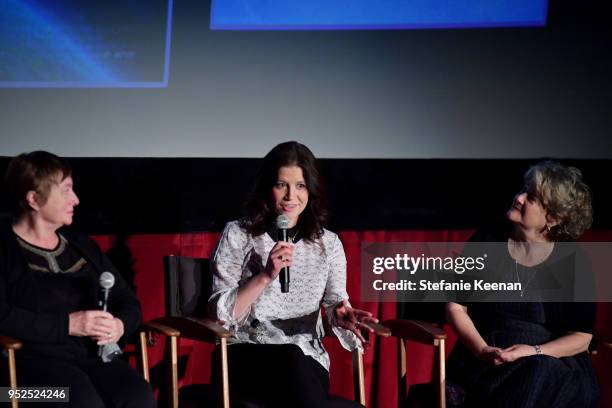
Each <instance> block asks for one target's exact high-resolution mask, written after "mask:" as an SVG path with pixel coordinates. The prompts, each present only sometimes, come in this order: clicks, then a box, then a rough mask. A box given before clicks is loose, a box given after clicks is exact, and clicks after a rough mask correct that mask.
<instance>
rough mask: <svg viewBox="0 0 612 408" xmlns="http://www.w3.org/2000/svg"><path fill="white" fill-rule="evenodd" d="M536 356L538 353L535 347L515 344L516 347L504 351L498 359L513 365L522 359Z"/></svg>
mask: <svg viewBox="0 0 612 408" xmlns="http://www.w3.org/2000/svg"><path fill="white" fill-rule="evenodd" d="M534 354H536V352H535V348H534V347H533V346H530V345H528V344H515V345H514V346H510V347H508V348H505V349H503V350H502V351H501V352H500V353H499V357H498V358H499V359H500V360H502V361H503V362H504V363H511V362H513V361H516V360H518V359H520V358H523V357H527V356H532V355H534Z"/></svg>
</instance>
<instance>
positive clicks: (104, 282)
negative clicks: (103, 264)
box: [99, 272, 115, 312]
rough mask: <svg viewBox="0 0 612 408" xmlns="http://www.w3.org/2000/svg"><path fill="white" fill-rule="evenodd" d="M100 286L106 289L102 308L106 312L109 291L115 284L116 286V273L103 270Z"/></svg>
mask: <svg viewBox="0 0 612 408" xmlns="http://www.w3.org/2000/svg"><path fill="white" fill-rule="evenodd" d="M99 282H100V286H101V287H102V289H104V300H103V301H102V304H101V306H102V310H104V311H105V312H106V309H107V308H108V305H107V303H108V292H109V291H110V290H111V288H112V287H113V286H115V275H113V274H112V273H110V272H102V274H101V275H100V280H99Z"/></svg>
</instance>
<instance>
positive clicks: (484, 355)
mask: <svg viewBox="0 0 612 408" xmlns="http://www.w3.org/2000/svg"><path fill="white" fill-rule="evenodd" d="M501 354H502V349H500V348H499V347H491V346H484V347H483V348H482V349H481V350H480V352H478V356H477V357H478V358H479V359H481V360H482V361H484V362H486V363H489V364H492V365H495V366H498V365H501V364H503V363H504V360H502V358H501Z"/></svg>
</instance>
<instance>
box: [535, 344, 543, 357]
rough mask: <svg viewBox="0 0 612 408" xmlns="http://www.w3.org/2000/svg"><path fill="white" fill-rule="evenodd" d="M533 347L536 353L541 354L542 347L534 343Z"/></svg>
mask: <svg viewBox="0 0 612 408" xmlns="http://www.w3.org/2000/svg"><path fill="white" fill-rule="evenodd" d="M533 348H534V349H535V351H536V354H537V355H540V354H542V349H541V348H540V346H539V345H537V344H536V345H535V346H533Z"/></svg>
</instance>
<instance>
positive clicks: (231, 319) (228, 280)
mask: <svg viewBox="0 0 612 408" xmlns="http://www.w3.org/2000/svg"><path fill="white" fill-rule="evenodd" d="M249 242H250V239H249V236H248V234H247V233H246V232H245V231H244V230H242V228H241V227H240V226H239V224H238V221H232V222H230V223H228V224H227V225H226V226H225V228H224V229H223V233H222V234H221V238H220V239H219V243H218V244H217V248H216V250H215V252H214V255H213V258H212V264H211V267H212V273H213V288H212V295H211V297H210V299H209V301H208V303H209V305H210V309H211V312H212V314H213V316H214V317H216V318H217V319H220V320H224V321H225V322H226V324H225V326H226V327H227V328H229V329H230V330H231V329H233V328H235V327H236V326H238V325H240V324H242V323H244V322H245V321H246V318H247V316H248V315H249V313H250V307H249V309H247V310H246V311H245V312H244V314H243V315H242V316H234V306H235V304H236V295H237V294H238V288H239V287H240V281H241V280H242V278H243V276H242V270H243V263H244V259H245V257H246V254H247V253H248V247H249Z"/></svg>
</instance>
